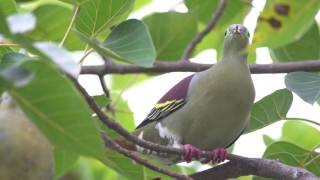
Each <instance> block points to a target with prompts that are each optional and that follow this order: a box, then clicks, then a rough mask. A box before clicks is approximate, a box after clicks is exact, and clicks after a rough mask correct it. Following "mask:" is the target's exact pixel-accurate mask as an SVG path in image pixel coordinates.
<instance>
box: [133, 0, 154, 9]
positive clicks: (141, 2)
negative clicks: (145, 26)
mask: <svg viewBox="0 0 320 180" xmlns="http://www.w3.org/2000/svg"><path fill="white" fill-rule="evenodd" d="M151 2H152V0H136V1H135V3H134V8H133V10H134V11H135V10H139V9H141V8H143V7H144V6H146V5H148V4H150V3H151Z"/></svg>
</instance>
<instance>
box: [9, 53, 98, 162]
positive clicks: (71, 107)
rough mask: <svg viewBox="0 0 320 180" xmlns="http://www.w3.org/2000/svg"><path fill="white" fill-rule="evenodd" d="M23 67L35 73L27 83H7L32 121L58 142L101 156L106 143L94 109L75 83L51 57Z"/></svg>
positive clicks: (87, 153) (30, 62) (60, 145)
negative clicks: (11, 84) (99, 130)
mask: <svg viewBox="0 0 320 180" xmlns="http://www.w3.org/2000/svg"><path fill="white" fill-rule="evenodd" d="M17 56H18V57H19V56H20V55H18V54H17ZM21 67H23V68H26V69H28V70H29V71H31V72H33V73H34V74H35V77H34V79H33V80H32V81H31V82H30V83H29V84H28V85H27V86H24V87H20V88H19V87H14V86H10V82H8V81H6V82H4V83H6V84H7V86H8V88H7V90H8V92H9V93H10V95H11V96H13V97H14V99H15V100H16V101H17V102H18V104H19V105H20V107H21V108H22V109H23V111H24V112H25V113H26V115H27V116H28V117H29V118H30V119H31V120H32V122H34V123H35V124H36V125H37V127H38V128H39V129H40V130H41V131H42V132H43V134H45V135H46V136H47V138H48V139H49V140H50V142H51V143H52V144H53V145H54V146H56V147H58V148H61V149H63V150H65V151H68V152H73V153H79V154H83V155H87V156H91V157H95V158H98V159H101V157H102V155H103V147H104V145H103V142H102V139H101V138H100V134H99V132H98V129H97V126H96V124H95V123H94V121H93V119H92V117H91V114H92V112H91V111H90V109H89V108H88V105H87V104H86V103H85V101H84V100H83V98H82V96H81V95H80V94H79V92H78V91H77V90H76V89H75V87H74V86H73V85H72V83H71V82H70V81H69V80H68V79H67V78H66V77H65V76H63V75H62V74H60V72H59V71H58V70H57V69H56V68H55V67H53V66H52V65H50V63H49V61H44V60H30V61H25V62H22V63H21Z"/></svg>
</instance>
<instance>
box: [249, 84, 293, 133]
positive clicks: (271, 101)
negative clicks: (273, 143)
mask: <svg viewBox="0 0 320 180" xmlns="http://www.w3.org/2000/svg"><path fill="white" fill-rule="evenodd" d="M291 104H292V94H291V92H290V91H288V90H287V89H281V90H277V91H275V92H274V93H272V94H270V95H268V96H266V97H264V98H262V99H261V100H260V101H258V102H256V103H255V104H254V105H253V107H252V109H251V115H250V123H249V126H248V128H247V129H246V133H249V132H252V131H255V130H257V129H260V128H263V127H265V126H268V125H270V124H272V123H274V122H277V121H279V120H281V119H284V118H285V117H286V115H287V113H288V110H289V108H290V106H291Z"/></svg>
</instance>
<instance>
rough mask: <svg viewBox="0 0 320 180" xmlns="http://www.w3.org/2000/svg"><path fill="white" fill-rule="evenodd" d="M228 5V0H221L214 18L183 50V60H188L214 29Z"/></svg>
mask: <svg viewBox="0 0 320 180" xmlns="http://www.w3.org/2000/svg"><path fill="white" fill-rule="evenodd" d="M226 5H227V0H220V2H219V5H218V8H217V9H216V10H215V11H214V13H213V14H212V18H211V20H210V21H209V23H208V25H207V27H206V28H205V29H204V30H203V31H201V32H199V33H198V34H197V35H196V36H195V37H194V38H193V39H192V41H191V42H190V44H189V45H188V47H187V48H186V49H185V51H184V52H183V55H182V57H181V61H188V60H189V58H190V57H191V54H192V52H193V50H194V49H195V47H196V46H197V45H198V44H199V43H200V42H201V41H202V39H203V38H204V37H205V36H206V35H207V34H209V33H210V31H212V29H213V28H214V27H215V26H216V24H217V22H218V21H219V19H220V17H221V16H222V14H223V11H224V9H225V7H226Z"/></svg>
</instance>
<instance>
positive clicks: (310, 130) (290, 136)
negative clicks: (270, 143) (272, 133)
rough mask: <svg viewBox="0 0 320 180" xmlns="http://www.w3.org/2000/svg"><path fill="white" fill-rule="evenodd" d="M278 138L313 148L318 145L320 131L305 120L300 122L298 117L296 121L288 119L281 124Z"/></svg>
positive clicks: (319, 143)
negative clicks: (280, 132)
mask: <svg viewBox="0 0 320 180" xmlns="http://www.w3.org/2000/svg"><path fill="white" fill-rule="evenodd" d="M302 134H303V136H302ZM280 140H283V141H287V142H291V143H294V144H296V145H299V146H301V147H302V148H305V149H308V150H313V149H314V148H315V147H317V146H319V145H320V131H319V130H318V129H316V128H314V127H312V126H310V125H308V124H307V123H305V122H300V121H299V119H297V121H288V122H286V123H285V124H284V125H283V126H282V135H281V138H280Z"/></svg>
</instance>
